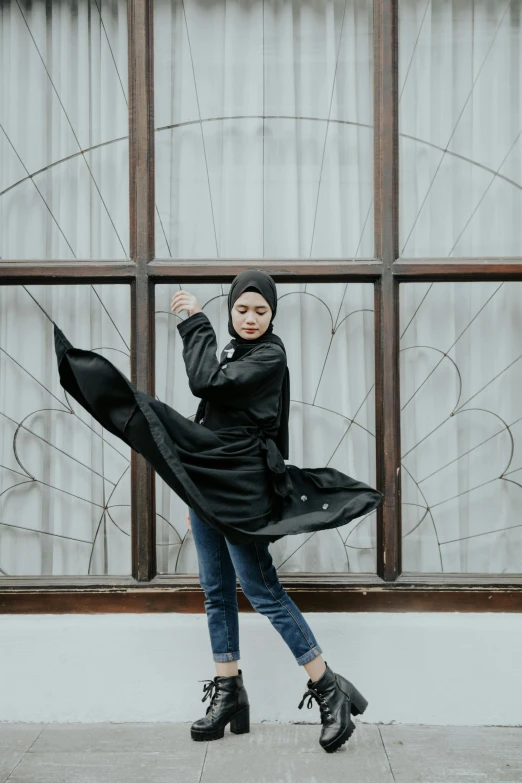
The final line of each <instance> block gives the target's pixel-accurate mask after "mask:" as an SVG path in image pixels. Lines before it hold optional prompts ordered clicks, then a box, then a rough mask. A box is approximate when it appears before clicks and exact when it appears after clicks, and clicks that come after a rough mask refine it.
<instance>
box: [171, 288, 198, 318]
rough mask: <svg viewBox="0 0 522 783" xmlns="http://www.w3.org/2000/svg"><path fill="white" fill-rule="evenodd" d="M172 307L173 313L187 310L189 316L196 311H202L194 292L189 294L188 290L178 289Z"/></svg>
mask: <svg viewBox="0 0 522 783" xmlns="http://www.w3.org/2000/svg"><path fill="white" fill-rule="evenodd" d="M170 309H171V310H172V312H173V313H180V312H181V311H182V310H186V311H187V313H188V314H189V317H190V316H191V315H194V313H201V312H202V310H201V305H200V304H199V302H198V300H197V299H196V297H195V296H194V294H189V292H188V291H176V293H175V294H174V296H173V297H172V302H171V305H170Z"/></svg>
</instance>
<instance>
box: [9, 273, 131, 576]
mask: <svg viewBox="0 0 522 783" xmlns="http://www.w3.org/2000/svg"><path fill="white" fill-rule="evenodd" d="M37 303H38V304H39V305H40V307H42V308H43V309H44V310H45V311H46V313H48V314H49V316H50V317H51V318H53V319H54V320H55V321H56V323H57V324H58V326H59V327H60V328H62V329H63V331H64V332H65V334H66V335H67V337H68V338H69V340H70V341H71V342H72V344H73V345H74V346H75V347H77V348H85V349H88V350H96V351H97V352H99V353H100V354H101V355H102V356H106V357H107V358H108V359H110V360H111V362H113V363H114V364H115V365H116V366H117V367H118V368H119V369H120V371H121V372H123V373H125V374H126V375H127V376H128V375H129V373H130V358H129V345H130V297H129V288H128V286H123V285H95V286H90V285H73V286H71V285H67V286H37V285H30V286H22V285H20V286H4V287H0V576H1V575H4V576H24V575H37V576H40V575H44V574H52V575H55V576H58V575H94V574H130V571H131V542H130V516H131V515H130V449H129V448H127V446H125V444H124V443H123V442H122V441H121V440H120V439H119V438H116V437H114V436H113V435H111V433H110V432H108V430H105V429H103V428H102V427H101V426H100V425H99V424H98V423H97V422H95V421H94V420H93V419H92V418H91V417H90V416H89V415H88V414H87V413H86V411H85V410H84V408H82V407H81V406H80V405H79V404H78V403H77V402H76V400H73V399H71V398H70V397H68V396H67V395H66V393H65V391H64V389H63V388H62V387H61V385H60V380H59V376H58V368H57V361H56V356H55V351H54V339H53V327H52V324H51V322H50V321H49V320H48V318H47V316H46V315H45V314H44V313H43V312H42V310H41V309H40V307H38V304H37Z"/></svg>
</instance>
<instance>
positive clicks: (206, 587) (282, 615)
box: [189, 509, 322, 666]
mask: <svg viewBox="0 0 522 783" xmlns="http://www.w3.org/2000/svg"><path fill="white" fill-rule="evenodd" d="M189 513H190V522H191V525H192V535H193V536H194V543H195V545H196V552H197V557H198V566H199V581H200V583H201V587H202V588H203V591H204V593H205V596H206V600H205V611H206V614H207V622H208V630H209V634H210V644H211V648H212V655H213V658H214V661H221V662H226V661H237V660H239V657H240V655H239V623H238V609H237V593H236V575H237V578H238V579H239V584H240V585H241V589H242V590H243V592H244V594H245V595H246V597H247V598H248V600H249V601H250V603H251V604H252V606H253V608H254V609H255V610H256V611H257V612H259V613H260V614H264V615H266V617H268V619H269V620H270V622H271V623H272V625H273V626H274V628H275V629H276V631H278V632H279V634H280V635H281V636H282V638H283V640H284V641H285V642H286V644H287V645H288V647H289V648H290V651H291V652H292V654H293V655H294V657H295V659H296V662H297V663H298V664H299V665H300V666H302V665H303V664H305V663H308V662H309V661H311V660H312V659H313V658H315V657H316V656H317V655H319V654H320V653H322V649H321V648H320V647H319V645H318V644H317V641H316V639H315V636H314V635H313V633H312V631H311V629H310V627H309V625H308V623H307V622H306V620H305V619H304V617H303V615H302V614H301V612H300V611H299V609H298V608H297V606H296V605H295V604H294V602H293V601H292V599H291V598H290V597H289V596H288V595H287V593H286V592H285V590H284V589H283V587H282V585H281V584H280V582H279V578H278V575H277V571H276V569H275V566H274V564H273V562H272V556H271V554H270V552H269V551H268V544H267V543H261V542H257V541H256V542H254V543H252V544H231V543H230V542H229V541H228V540H227V539H226V538H225V536H224V535H223V534H222V533H220V532H219V531H217V530H215V529H214V528H212V527H210V525H207V524H206V523H205V522H203V521H202V520H200V519H199V518H198V517H197V516H196V514H195V512H194V511H193V509H189Z"/></svg>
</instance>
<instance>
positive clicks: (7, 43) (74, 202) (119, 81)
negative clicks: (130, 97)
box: [0, 0, 129, 259]
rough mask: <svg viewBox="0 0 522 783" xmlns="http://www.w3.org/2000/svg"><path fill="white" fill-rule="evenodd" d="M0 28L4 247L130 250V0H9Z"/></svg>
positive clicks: (0, 246) (113, 253)
mask: <svg viewBox="0 0 522 783" xmlns="http://www.w3.org/2000/svg"><path fill="white" fill-rule="evenodd" d="M0 31H1V32H0V36H1V38H0V63H1V71H2V79H1V88H0V117H1V129H0V256H1V257H2V258H3V259H7V258H10V259H30V258H56V259H74V258H111V259H112V258H125V257H127V256H128V254H129V228H128V224H129V208H128V201H129V196H128V193H129V184H128V180H129V166H128V107H127V4H126V2H125V0H85V2H81V3H77V2H65V0H64V1H63V2H56V1H55V2H44V0H36V1H35V2H34V1H33V0H1V1H0Z"/></svg>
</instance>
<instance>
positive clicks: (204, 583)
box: [189, 509, 240, 677]
mask: <svg viewBox="0 0 522 783" xmlns="http://www.w3.org/2000/svg"><path fill="white" fill-rule="evenodd" d="M189 513H190V523H191V526H192V535H193V536H194V543H195V545H196V553H197V557H198V567H199V581H200V583H201V587H202V588H203V590H204V592H205V597H206V600H205V611H206V614H207V622H208V630H209V634H210V644H211V647H212V655H213V658H214V661H215V663H216V674H217V675H218V676H224V677H229V676H234V675H236V674H237V673H238V664H237V661H238V660H239V657H240V656H239V625H238V611H237V592H236V572H235V570H234V566H233V565H232V560H231V559H230V554H229V551H228V549H227V545H226V540H225V538H224V536H223V535H222V534H221V533H219V532H218V531H217V530H215V529H214V528H212V527H210V525H207V524H206V523H205V522H202V521H201V520H200V519H199V518H198V517H197V516H196V514H195V513H194V511H193V510H192V509H190V510H189Z"/></svg>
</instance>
